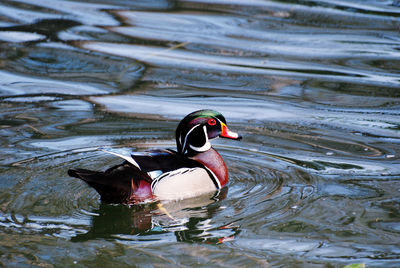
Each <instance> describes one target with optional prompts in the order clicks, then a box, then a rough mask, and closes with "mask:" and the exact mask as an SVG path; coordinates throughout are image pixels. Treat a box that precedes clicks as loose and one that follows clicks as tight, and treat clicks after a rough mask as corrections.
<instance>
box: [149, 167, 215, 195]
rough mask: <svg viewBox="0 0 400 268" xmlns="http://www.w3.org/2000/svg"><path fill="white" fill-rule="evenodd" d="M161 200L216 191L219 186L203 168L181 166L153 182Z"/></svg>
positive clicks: (152, 185) (156, 193)
mask: <svg viewBox="0 0 400 268" xmlns="http://www.w3.org/2000/svg"><path fill="white" fill-rule="evenodd" d="M151 188H152V191H153V194H154V195H156V196H157V197H158V198H159V199H160V200H177V199H184V198H190V197H194V196H198V195H201V194H205V193H210V192H215V191H217V188H216V187H215V184H214V183H213V181H212V179H211V178H210V176H209V174H208V173H207V171H206V170H205V169H203V168H180V169H177V170H175V171H173V172H168V173H165V174H164V175H161V176H159V177H158V178H157V179H155V180H154V181H153V183H152V184H151Z"/></svg>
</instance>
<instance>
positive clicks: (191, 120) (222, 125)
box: [176, 110, 241, 154]
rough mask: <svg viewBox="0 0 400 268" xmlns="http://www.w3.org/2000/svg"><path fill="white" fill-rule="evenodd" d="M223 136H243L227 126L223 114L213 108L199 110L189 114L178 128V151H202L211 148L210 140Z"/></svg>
mask: <svg viewBox="0 0 400 268" xmlns="http://www.w3.org/2000/svg"><path fill="white" fill-rule="evenodd" d="M217 137H222V138H228V139H234V140H239V139H241V136H240V135H239V134H237V133H235V132H232V131H230V130H229V129H228V127H227V126H226V120H225V118H224V116H223V115H222V114H220V113H219V112H217V111H213V110H199V111H196V112H193V113H190V114H188V115H187V116H186V117H185V118H183V119H182V121H181V122H180V123H179V125H178V127H177V128H176V144H177V147H178V153H180V154H191V153H201V152H205V151H207V150H209V149H211V143H210V140H212V139H214V138H217Z"/></svg>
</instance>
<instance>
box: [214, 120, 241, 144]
mask: <svg viewBox="0 0 400 268" xmlns="http://www.w3.org/2000/svg"><path fill="white" fill-rule="evenodd" d="M219 136H220V137H221V138H227V139H233V140H240V139H241V138H242V136H240V135H239V134H237V133H236V132H233V131H230V130H229V128H228V127H227V126H226V125H225V124H224V123H222V122H221V134H219Z"/></svg>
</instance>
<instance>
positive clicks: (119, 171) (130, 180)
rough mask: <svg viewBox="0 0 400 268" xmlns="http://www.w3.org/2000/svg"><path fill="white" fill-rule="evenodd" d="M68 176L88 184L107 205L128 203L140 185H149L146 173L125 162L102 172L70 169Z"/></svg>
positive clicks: (149, 180) (149, 181)
mask: <svg viewBox="0 0 400 268" xmlns="http://www.w3.org/2000/svg"><path fill="white" fill-rule="evenodd" d="M68 175H70V176H72V177H76V178H79V179H81V180H83V181H84V182H86V183H87V184H89V185H90V186H91V187H93V188H94V189H95V190H96V191H97V192H98V193H99V194H100V199H101V200H102V201H105V202H107V203H129V201H130V200H131V197H132V195H134V194H135V192H136V191H137V190H138V189H139V187H140V186H141V185H142V187H143V185H144V184H147V185H150V183H151V178H150V177H149V176H148V174H147V173H145V172H142V171H140V170H139V169H138V168H137V167H135V166H133V165H132V164H130V163H127V162H125V163H123V164H121V165H118V166H115V167H112V168H109V169H108V170H106V171H104V172H101V171H92V170H87V169H80V168H75V169H70V170H68ZM145 198H146V197H144V199H145ZM148 198H150V196H149V197H148Z"/></svg>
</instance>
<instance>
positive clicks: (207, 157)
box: [190, 148, 228, 187]
mask: <svg viewBox="0 0 400 268" xmlns="http://www.w3.org/2000/svg"><path fill="white" fill-rule="evenodd" d="M190 158H191V159H193V160H196V161H197V162H200V163H202V164H203V165H204V166H206V167H207V168H209V169H210V170H211V171H212V172H213V173H214V174H215V175H216V176H217V178H218V180H219V182H220V183H221V187H224V186H225V185H226V184H227V183H228V169H227V168H226V165H225V162H224V160H223V159H222V157H221V155H220V154H219V153H218V152H217V151H216V150H214V148H211V149H209V150H207V151H205V152H202V153H198V154H196V155H194V156H192V157H190Z"/></svg>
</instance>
